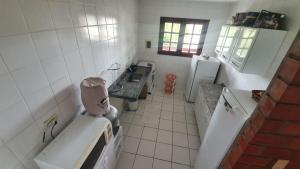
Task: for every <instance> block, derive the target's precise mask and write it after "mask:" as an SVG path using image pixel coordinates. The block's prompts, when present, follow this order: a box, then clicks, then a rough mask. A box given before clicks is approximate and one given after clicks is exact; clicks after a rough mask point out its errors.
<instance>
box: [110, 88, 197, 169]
mask: <svg viewBox="0 0 300 169" xmlns="http://www.w3.org/2000/svg"><path fill="white" fill-rule="evenodd" d="M120 121H121V125H123V127H124V148H123V152H122V153H121V156H120V159H119V161H118V164H117V167H116V169H192V167H193V164H194V159H195V156H196V154H197V152H198V149H199V146H200V140H199V135H198V129H197V126H196V121H195V117H194V112H193V111H192V107H191V104H188V103H186V102H185V100H184V97H183V93H182V92H178V91H176V92H175V94H174V95H165V94H164V93H163V92H162V91H160V90H157V91H156V92H154V93H153V94H152V95H151V96H148V97H147V99H146V100H143V101H141V102H140V106H139V109H138V110H137V111H135V112H124V113H123V114H122V115H121V117H120Z"/></svg>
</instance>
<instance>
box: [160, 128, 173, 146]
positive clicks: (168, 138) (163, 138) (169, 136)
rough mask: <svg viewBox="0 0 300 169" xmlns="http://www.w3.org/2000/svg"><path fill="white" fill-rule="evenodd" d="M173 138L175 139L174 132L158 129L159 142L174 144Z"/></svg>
mask: <svg viewBox="0 0 300 169" xmlns="http://www.w3.org/2000/svg"><path fill="white" fill-rule="evenodd" d="M172 140H173V133H172V132H171V131H166V130H158V134H157V142H160V143H166V144H172Z"/></svg>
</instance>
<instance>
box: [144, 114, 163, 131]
mask: <svg viewBox="0 0 300 169" xmlns="http://www.w3.org/2000/svg"><path fill="white" fill-rule="evenodd" d="M146 117H148V116H145V117H144V118H146ZM158 125H159V118H155V117H148V119H147V121H145V126H146V127H152V128H158Z"/></svg>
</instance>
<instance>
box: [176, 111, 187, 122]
mask: <svg viewBox="0 0 300 169" xmlns="http://www.w3.org/2000/svg"><path fill="white" fill-rule="evenodd" d="M173 120H174V121H178V122H184V123H186V120H185V114H184V113H174V114H173Z"/></svg>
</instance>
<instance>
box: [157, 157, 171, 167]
mask: <svg viewBox="0 0 300 169" xmlns="http://www.w3.org/2000/svg"><path fill="white" fill-rule="evenodd" d="M171 168H172V163H171V162H168V161H163V160H158V159H154V162H153V169H171Z"/></svg>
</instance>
